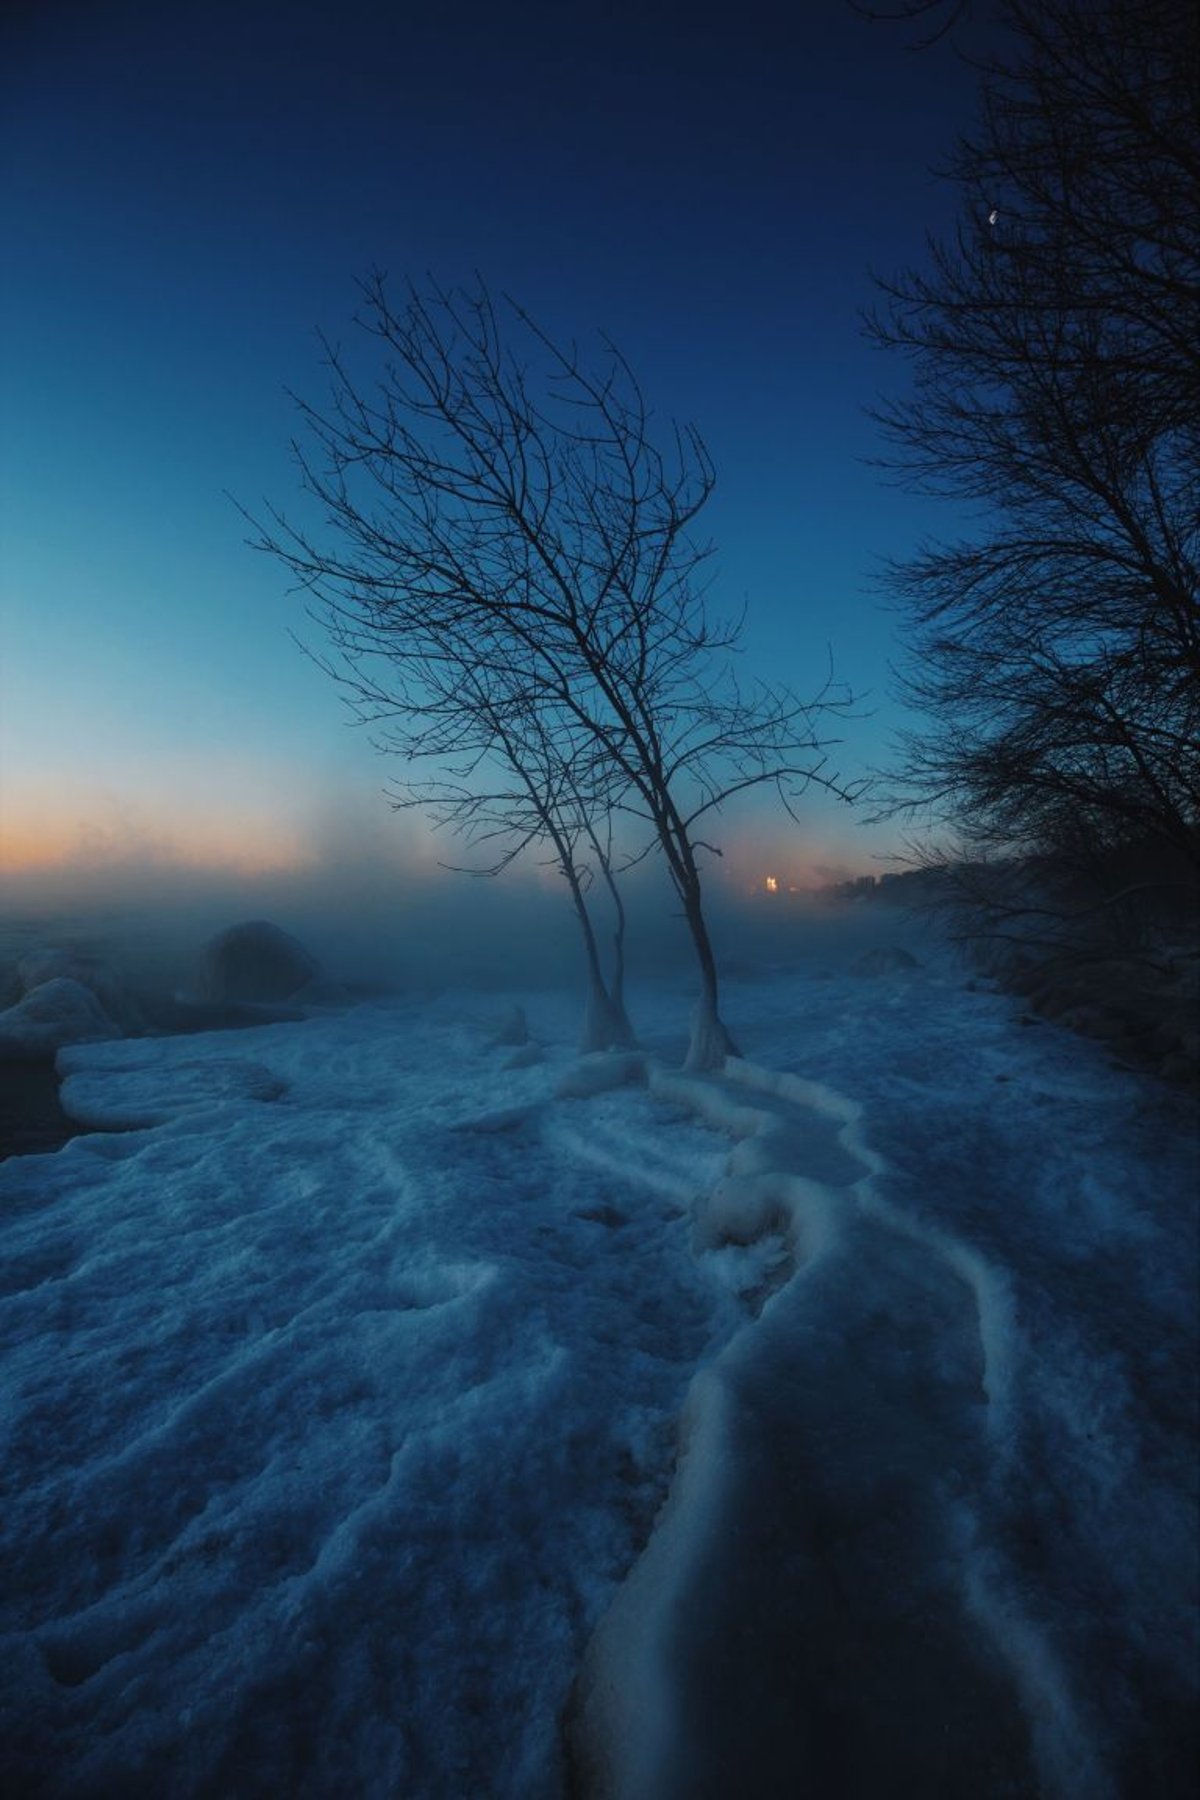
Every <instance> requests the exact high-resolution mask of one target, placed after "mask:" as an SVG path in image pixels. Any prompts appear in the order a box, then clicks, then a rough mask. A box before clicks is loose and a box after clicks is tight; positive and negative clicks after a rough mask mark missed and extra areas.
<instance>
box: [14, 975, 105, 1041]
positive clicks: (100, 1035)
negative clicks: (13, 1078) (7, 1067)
mask: <svg viewBox="0 0 1200 1800" xmlns="http://www.w3.org/2000/svg"><path fill="white" fill-rule="evenodd" d="M120 1036H121V1028H120V1026H119V1025H118V1024H117V1023H116V1022H115V1020H113V1019H112V1018H110V1017H109V1015H108V1013H107V1012H106V1011H105V1009H104V1007H103V1006H102V1005H101V1003H100V1001H99V1000H98V998H97V997H96V995H95V994H94V993H93V991H92V989H91V988H90V987H86V986H85V985H84V984H83V982H81V981H75V980H72V979H71V978H70V977H69V976H66V975H56V976H53V977H51V978H50V979H49V980H47V981H43V982H41V983H40V984H39V985H38V986H36V987H34V988H32V989H31V990H30V992H29V993H27V994H26V995H25V997H24V999H23V1000H18V1002H17V1004H16V1005H15V1006H10V1007H8V1008H7V1010H6V1011H4V1012H0V1062H32V1061H35V1060H37V1059H39V1058H46V1057H51V1056H53V1055H54V1053H55V1052H56V1051H57V1050H60V1049H61V1048H62V1047H63V1045H64V1044H81V1043H101V1042H103V1041H104V1040H105V1039H108V1038H118V1037H120Z"/></svg>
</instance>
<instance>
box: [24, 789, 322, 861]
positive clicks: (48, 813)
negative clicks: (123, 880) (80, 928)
mask: <svg viewBox="0 0 1200 1800" xmlns="http://www.w3.org/2000/svg"><path fill="white" fill-rule="evenodd" d="M311 861H312V852H311V850H310V849H309V847H308V846H307V845H306V844H305V843H304V841H303V839H302V837H301V835H300V833H299V832H298V831H295V830H289V829H288V828H287V827H286V826H285V825H281V824H280V823H279V822H277V821H275V820H273V819H268V818H263V817H261V816H259V817H255V816H253V815H248V814H243V815H242V816H240V817H237V816H235V817H229V816H227V815H226V816H222V815H219V814H217V813H216V812H215V811H213V810H211V809H204V810H191V811H189V813H188V814H187V816H186V817H184V818H177V819H175V820H173V821H171V822H170V823H168V822H167V821H165V820H162V819H159V818H157V817H156V816H154V814H153V813H152V812H151V811H150V810H149V809H146V808H141V807H126V806H123V807H116V806H115V805H114V804H113V803H112V801H111V800H107V801H105V800H101V801H99V802H91V801H89V800H88V799H87V798H86V797H82V796H76V797H74V799H73V801H71V802H66V803H64V802H63V801H62V800H59V799H57V798H49V797H39V799H38V800H37V801H35V800H33V799H27V800H25V802H24V804H21V805H14V804H11V803H9V802H7V801H6V802H5V804H4V805H3V807H2V808H0V871H2V872H3V873H4V874H6V875H8V876H11V877H17V876H23V875H37V874H49V873H52V872H54V871H62V870H65V869H68V868H71V867H79V868H85V869H88V870H99V869H103V868H105V867H112V866H114V865H119V864H122V863H129V862H136V863H147V864H151V865H154V866H156V867H161V868H174V869H195V870H208V871H212V872H213V873H221V874H233V875H268V874H284V873H291V872H294V871H298V870H300V869H302V868H304V867H306V866H307V865H308V864H309V863H310V862H311Z"/></svg>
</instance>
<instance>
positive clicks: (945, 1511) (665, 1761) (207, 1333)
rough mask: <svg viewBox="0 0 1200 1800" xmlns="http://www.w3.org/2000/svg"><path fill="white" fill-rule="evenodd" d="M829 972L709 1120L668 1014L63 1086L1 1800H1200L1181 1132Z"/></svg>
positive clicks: (44, 1190)
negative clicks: (591, 1045) (600, 1048)
mask: <svg viewBox="0 0 1200 1800" xmlns="http://www.w3.org/2000/svg"><path fill="white" fill-rule="evenodd" d="M752 973H754V972H753V971H752ZM818 973H819V971H818V970H817V968H816V967H815V966H813V967H811V968H810V967H808V966H806V965H804V964H803V963H801V964H799V965H798V966H797V967H796V968H795V969H794V970H793V971H791V972H790V973H788V974H786V975H784V974H781V973H780V972H779V971H774V972H773V973H772V977H771V979H769V980H757V979H753V980H752V979H750V978H747V980H746V981H744V982H740V983H737V984H732V985H731V986H730V989H729V992H728V994H727V1000H726V1007H727V1010H728V1013H729V1016H730V1017H731V1019H732V1020H733V1021H734V1023H735V1024H736V1027H737V1032H738V1039H739V1043H740V1044H741V1045H742V1048H743V1049H744V1050H746V1052H747V1055H748V1056H750V1057H752V1060H747V1061H742V1060H740V1059H734V1058H731V1059H729V1061H728V1062H727V1064H726V1067H725V1069H724V1071H723V1072H722V1074H720V1075H719V1076H713V1075H701V1074H680V1073H677V1072H674V1070H673V1068H672V1065H675V1068H677V1066H678V1062H679V1060H680V1058H681V1056H682V1054H683V1047H684V1046H683V1040H682V1038H681V1037H678V1036H674V1035H673V1032H674V1030H675V1025H674V1024H673V1017H674V1012H675V1010H676V1008H677V999H676V997H675V996H674V995H673V994H672V993H671V992H670V991H669V990H668V989H666V988H663V989H661V990H660V989H654V988H649V987H648V988H646V989H645V990H644V991H642V992H640V993H635V994H634V995H633V996H632V997H631V1000H632V1004H631V1012H633V1014H634V1016H635V1018H636V1019H637V1022H638V1025H639V1031H640V1033H641V1035H642V1041H643V1043H644V1044H645V1045H646V1049H645V1051H644V1052H642V1053H637V1054H633V1053H626V1054H609V1055H601V1056H588V1057H583V1058H580V1057H578V1056H576V1055H574V1054H573V1053H572V1049H571V1046H572V1045H573V1043H574V1041H575V1037H576V1031H577V1017H576V1012H575V1007H574V1004H573V1002H572V1001H570V1000H564V1001H563V1002H562V1003H561V1004H560V1003H558V1002H554V1001H551V1000H549V999H546V998H544V997H543V999H542V1000H541V1001H540V1002H538V1003H536V1004H535V1003H534V1002H533V1001H531V1000H530V999H529V997H528V996H519V995H514V996H513V997H512V1000H513V1004H514V1005H519V1004H524V1005H525V1006H526V1008H527V1014H528V1029H529V1033H530V1039H531V1044H532V1046H533V1047H534V1048H536V1049H537V1051H538V1060H528V1061H526V1060H525V1059H523V1058H522V1059H520V1062H519V1064H518V1059H517V1058H516V1057H515V1056H514V1054H513V1050H512V1047H511V1046H508V1047H505V1046H502V1045H498V1044H496V1042H495V1041H494V1040H495V1038H496V1035H497V1034H496V1030H495V1013H494V1003H493V1005H492V1010H491V1011H490V1012H489V1011H488V1008H487V1006H485V1005H484V1004H483V1003H482V1002H480V1001H478V1000H477V999H476V998H474V997H472V996H470V995H465V994H464V995H458V996H455V995H448V996H444V997H443V998H442V999H441V1000H439V1001H438V1002H436V1003H434V1004H431V1005H428V1006H425V1007H418V1006H416V1005H409V1004H405V1003H403V1002H387V1003H382V1004H376V1005H370V1006H360V1007H358V1008H355V1009H353V1010H350V1011H347V1012H345V1013H343V1014H341V1015H337V1016H327V1017H323V1018H320V1019H311V1020H308V1021H306V1022H304V1023H298V1024H288V1025H272V1026H264V1027H261V1028H254V1029H250V1030H246V1031H241V1032H238V1033H237V1034H236V1035H231V1034H226V1033H209V1034H205V1035H203V1036H197V1037H192V1038H174V1039H161V1040H142V1041H138V1042H115V1043H103V1044H92V1045H77V1046H74V1047H72V1048H70V1049H68V1050H64V1051H61V1052H60V1054H59V1063H60V1067H61V1069H62V1070H63V1073H64V1083H63V1098H64V1104H65V1105H66V1107H67V1109H68V1110H69V1111H71V1112H72V1114H73V1115H74V1116H75V1117H76V1118H78V1119H79V1120H80V1121H81V1122H83V1123H85V1124H88V1125H90V1126H95V1127H102V1128H103V1129H102V1130H101V1131H99V1132H98V1133H96V1134H94V1135H85V1136H82V1137H79V1138H76V1139H73V1140H72V1141H71V1142H70V1143H69V1144H68V1145H66V1146H65V1147H64V1148H63V1150H61V1151H60V1152H59V1153H58V1154H56V1155H53V1156H42V1157H32V1158H20V1159H13V1160H12V1161H10V1162H9V1163H7V1164H4V1165H0V1235H2V1240H3V1241H2V1249H3V1260H2V1263H0V1268H2V1269H3V1281H2V1283H0V1376H2V1379H3V1393H4V1402H5V1403H4V1408H3V1412H2V1413H0V1429H2V1431H3V1453H4V1456H3V1469H4V1476H3V1480H4V1492H3V1497H2V1498H3V1508H2V1511H0V1531H2V1532H3V1536H4V1559H5V1568H6V1583H5V1593H4V1601H3V1611H2V1612H0V1669H2V1670H3V1675H2V1676H0V1736H2V1742H3V1749H2V1750H0V1775H2V1776H3V1778H4V1782H5V1787H6V1791H12V1792H19V1793H21V1794H45V1795H61V1796H63V1797H64V1800H65V1797H66V1796H68V1795H71V1796H92V1795H95V1796H100V1795H106V1794H115V1793H121V1794H134V1793H146V1794H154V1795H156V1796H163V1797H165V1800H173V1797H175V1796H180V1797H182V1796H189V1797H190V1796H205V1797H209V1796H211V1797H212V1800H216V1797H217V1796H221V1797H222V1800H226V1797H227V1796H229V1795H231V1794H234V1793H236V1794H237V1795H239V1796H241V1797H243V1800H257V1797H258V1796H264V1797H265V1796H267V1795H271V1796H275V1795H278V1794H280V1793H287V1794H289V1795H297V1796H325V1795H329V1796H333V1795H337V1796H339V1797H340V1796H343V1795H346V1794H354V1795H356V1796H359V1795H361V1796H364V1797H366V1800H376V1797H378V1800H383V1797H384V1796H387V1797H388V1800H391V1797H392V1796H395V1795H398V1794H403V1795H405V1796H406V1797H414V1800H419V1797H421V1796H430V1797H433V1796H447V1797H451V1796H454V1797H457V1796H460V1795H468V1794H470V1795H474V1794H480V1795H483V1794H486V1795H488V1796H497V1797H498V1800H506V1797H510V1796H511V1797H512V1800H538V1797H539V1796H547V1797H549V1796H556V1795H561V1794H563V1793H565V1792H566V1791H567V1789H568V1787H569V1786H570V1787H571V1791H572V1793H573V1794H580V1795H584V1796H602V1795H607V1796H622V1797H623V1800H643V1797H646V1800H650V1797H652V1800H672V1797H673V1796H675V1795H679V1796H683V1795H687V1796H689V1800H691V1797H693V1796H694V1797H696V1800H704V1797H705V1796H712V1800H716V1797H717V1796H718V1795H719V1796H722V1797H724V1796H727V1795H729V1794H731V1793H736V1794H738V1795H739V1796H742V1795H745V1796H748V1797H750V1800H753V1797H754V1796H763V1797H765V1796H768V1795H771V1796H775V1795H778V1794H780V1793H813V1794H822V1795H824V1794H838V1795H839V1796H841V1795H847V1796H855V1797H857V1796H862V1797H863V1800H868V1797H870V1800H876V1797H877V1796H881V1795H893V1794H894V1795H896V1796H899V1795H902V1794H903V1795H908V1794H913V1793H919V1794H922V1795H927V1794H940V1795H946V1796H951V1795H955V1796H957V1795H962V1794H967V1793H969V1794H971V1795H980V1796H992V1795H995V1796H1005V1795H1010V1794H1011V1795H1026V1794H1032V1793H1037V1794H1041V1795H1045V1796H1049V1797H1050V1800H1056V1797H1062V1800H1085V1797H1087V1800H1091V1797H1095V1800H1106V1797H1107V1796H1110V1795H1111V1796H1123V1795H1126V1794H1129V1795H1131V1796H1132V1795H1135V1794H1140V1793H1142V1792H1146V1793H1154V1794H1155V1795H1156V1796H1165V1797H1167V1800H1173V1797H1174V1796H1175V1795H1182V1794H1184V1793H1190V1791H1191V1772H1192V1769H1191V1751H1192V1750H1193V1749H1194V1747H1195V1745H1194V1703H1195V1697H1196V1696H1195V1673H1194V1671H1195V1654H1196V1624H1195V1600H1196V1578H1197V1568H1196V1562H1197V1557H1196V1529H1195V1510H1194V1509H1195V1499H1196V1495H1195V1488H1196V1478H1195V1466H1194V1433H1195V1381H1194V1373H1193V1371H1194V1368H1195V1352H1196V1317H1195V1301H1196V1296H1195V1266H1196V1265H1195V1253H1196V1239H1195V1219H1194V1205H1193V1191H1194V1190H1193V1182H1194V1178H1195V1174H1196V1159H1195V1143H1194V1132H1193V1129H1192V1120H1191V1118H1190V1115H1189V1113H1188V1111H1187V1107H1186V1103H1185V1102H1184V1101H1183V1100H1181V1099H1180V1098H1179V1097H1178V1096H1175V1095H1172V1094H1171V1093H1170V1092H1169V1091H1164V1090H1160V1089H1158V1088H1157V1087H1156V1086H1155V1085H1154V1084H1153V1083H1151V1082H1150V1081H1148V1080H1143V1079H1142V1078H1141V1077H1139V1076H1136V1075H1132V1074H1130V1073H1128V1072H1117V1071H1115V1070H1113V1069H1111V1068H1110V1067H1109V1066H1108V1065H1107V1064H1106V1062H1105V1060H1104V1057H1103V1054H1102V1052H1101V1051H1100V1050H1099V1049H1098V1048H1096V1047H1094V1046H1090V1045H1087V1044H1081V1043H1080V1042H1079V1040H1077V1039H1071V1038H1068V1037H1067V1036H1066V1035H1065V1034H1061V1033H1058V1032H1057V1031H1055V1030H1054V1028H1052V1027H1043V1028H1041V1029H1040V1030H1038V1031H1037V1032H1029V1031H1027V1030H1022V1029H1020V1028H1019V1026H1018V1024H1017V1022H1016V1019H1015V1017H1014V1011H1013V1008H1012V1007H1011V1006H1010V1004H1009V1003H1008V1002H1006V1001H1004V1000H1003V999H1002V998H1000V997H999V996H996V995H992V994H987V993H982V992H979V991H970V990H968V989H967V988H966V986H965V985H964V982H963V980H962V978H961V976H960V975H958V974H957V973H956V972H955V971H954V969H953V967H952V966H950V965H948V964H947V963H945V961H944V960H943V961H938V960H937V959H936V958H935V957H933V956H932V955H930V954H929V952H928V950H927V949H926V948H925V947H924V946H923V947H922V950H921V966H920V967H919V968H914V969H907V970H906V971H905V974H904V978H903V981H902V982H896V983H881V982H864V981H862V980H861V979H855V978H853V977H852V976H850V975H849V974H846V975H842V976H837V977H834V978H832V979H816V978H815V977H816V975H817V974H818ZM521 1048H523V1047H521Z"/></svg>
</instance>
